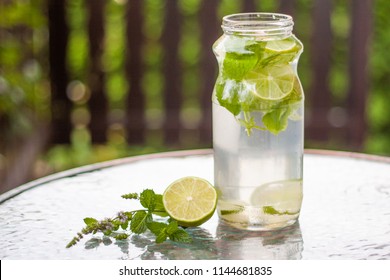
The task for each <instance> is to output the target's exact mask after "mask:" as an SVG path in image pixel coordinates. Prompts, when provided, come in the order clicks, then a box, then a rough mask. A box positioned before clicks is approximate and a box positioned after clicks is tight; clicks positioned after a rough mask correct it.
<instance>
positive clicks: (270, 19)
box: [222, 13, 294, 37]
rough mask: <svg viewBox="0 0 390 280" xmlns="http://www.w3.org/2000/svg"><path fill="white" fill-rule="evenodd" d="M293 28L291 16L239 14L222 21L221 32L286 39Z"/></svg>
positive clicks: (224, 18) (226, 17)
mask: <svg viewBox="0 0 390 280" xmlns="http://www.w3.org/2000/svg"><path fill="white" fill-rule="evenodd" d="M293 26H294V22H293V19H292V17H291V16H289V15H284V14H276V13H241V14H232V15H228V16H225V17H223V19H222V30H223V32H224V33H225V34H228V35H242V36H264V37H267V36H270V37H288V36H290V35H291V34H292V30H293Z"/></svg>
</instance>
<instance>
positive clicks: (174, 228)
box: [167, 221, 179, 235]
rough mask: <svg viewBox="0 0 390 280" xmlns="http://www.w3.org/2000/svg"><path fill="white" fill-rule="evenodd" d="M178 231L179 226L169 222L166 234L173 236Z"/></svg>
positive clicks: (174, 222)
mask: <svg viewBox="0 0 390 280" xmlns="http://www.w3.org/2000/svg"><path fill="white" fill-rule="evenodd" d="M178 229H179V225H178V224H177V222H176V221H171V222H170V223H169V224H168V226H167V234H168V235H171V234H174V233H175V232H176V231H177V230H178Z"/></svg>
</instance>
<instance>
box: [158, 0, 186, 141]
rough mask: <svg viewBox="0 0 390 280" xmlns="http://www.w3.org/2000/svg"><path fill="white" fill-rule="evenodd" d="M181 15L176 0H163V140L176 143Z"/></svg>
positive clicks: (180, 73) (179, 81)
mask: <svg viewBox="0 0 390 280" xmlns="http://www.w3.org/2000/svg"><path fill="white" fill-rule="evenodd" d="M180 26H181V15H180V11H179V7H178V1H177V0H166V1H165V23H164V28H163V32H162V38H161V40H162V45H163V49H164V59H163V66H162V71H163V75H164V88H163V100H164V109H165V113H166V114H165V121H164V125H163V127H164V142H165V143H166V144H167V145H176V144H178V143H179V142H180V130H181V124H180V109H181V105H182V99H183V96H182V68H181V65H180V59H179V42H180V37H181V33H180V32H181V28H180Z"/></svg>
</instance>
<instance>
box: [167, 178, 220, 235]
mask: <svg viewBox="0 0 390 280" xmlns="http://www.w3.org/2000/svg"><path fill="white" fill-rule="evenodd" d="M163 204H164V208H165V211H167V213H168V214H169V216H170V217H171V218H173V219H175V220H176V221H177V222H178V224H179V225H181V226H184V227H194V226H199V225H201V224H203V223H204V222H206V221H207V220H209V219H210V218H211V217H212V216H213V214H214V212H215V208H216V205H217V191H216V190H215V188H214V187H213V186H212V185H211V184H210V183H209V182H208V181H206V180H205V179H202V178H199V177H192V176H189V177H184V178H180V179H178V180H176V181H174V182H173V183H172V184H170V185H169V186H168V188H167V189H166V190H165V192H164V194H163Z"/></svg>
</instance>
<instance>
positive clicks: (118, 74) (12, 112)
mask: <svg viewBox="0 0 390 280" xmlns="http://www.w3.org/2000/svg"><path fill="white" fill-rule="evenodd" d="M125 1H126V0H108V1H107V6H106V13H105V15H106V45H105V54H104V61H103V65H104V70H105V72H106V75H107V93H108V97H109V102H110V106H111V112H110V118H111V119H112V120H114V124H113V125H111V126H110V131H109V132H108V136H109V141H108V144H107V145H101V146H93V145H91V144H90V139H89V134H88V131H87V130H86V125H87V123H88V120H89V113H88V110H87V109H86V103H87V101H88V89H87V86H86V84H85V83H86V74H87V67H88V53H87V52H88V45H87V44H88V42H87V34H86V11H85V6H84V1H83V0H68V6H67V13H68V16H69V18H68V23H69V28H70V31H71V32H70V36H69V46H68V48H69V59H68V67H69V73H70V80H71V83H70V85H69V88H68V94H69V97H70V98H71V100H72V101H73V103H74V110H73V115H72V120H73V123H74V127H75V129H74V133H73V135H72V145H70V146H60V145H59V146H54V147H51V148H50V149H49V151H48V152H47V153H46V154H45V155H42V157H41V159H40V160H41V163H42V164H43V165H44V166H46V167H45V168H43V169H44V170H47V168H49V170H50V171H57V170H60V169H64V168H70V167H74V166H77V165H82V164H87V163H91V162H96V161H102V160H107V159H112V158H117V157H122V156H127V155H132V154H140V153H149V152H155V151H164V150H168V149H170V148H177V147H166V146H164V144H163V142H162V137H161V131H160V128H161V119H162V116H163V105H162V94H161V93H162V86H161V85H162V84H163V82H164V81H163V78H162V73H161V63H162V47H161V44H160V41H159V40H160V36H161V32H162V26H163V21H164V13H163V11H164V1H159V0H145V1H143V3H144V15H145V23H144V35H145V46H144V49H143V51H144V63H145V69H146V73H145V76H144V79H143V81H142V82H143V88H144V90H145V93H146V103H147V112H146V114H147V123H148V128H149V132H148V133H149V134H150V135H149V136H150V137H148V140H147V143H146V144H145V145H144V146H142V147H129V146H128V145H127V144H126V143H125V138H124V131H123V127H122V125H121V120H122V117H123V116H124V110H125V108H124V102H123V101H124V98H125V94H126V90H127V87H128V83H127V80H126V77H125V74H124V60H123V58H124V52H125V43H124V33H125V29H124V28H125V27H124V20H123V18H124V10H125V9H124V4H125ZM6 2H8V3H7V4H5V1H4V0H2V1H1V0H0V30H1V33H0V120H1V122H2V123H3V125H2V126H0V129H1V132H0V145H1V146H0V169H1V168H2V166H4V164H5V162H6V160H7V158H6V152H5V151H6V149H7V147H8V145H7V143H9V142H12V141H14V139H19V138H23V137H28V136H29V133H31V132H32V131H33V130H34V128H35V127H36V125H37V124H39V123H42V122H47V121H48V120H49V119H50V86H49V81H48V47H47V45H48V27H47V19H46V13H47V11H46V7H45V5H46V1H44V0H13V1H6ZM240 2H241V1H232V0H221V1H220V6H219V10H218V15H219V18H222V16H223V15H226V14H231V13H237V12H240V9H241V6H240V5H241V3H240ZM277 2H278V1H259V4H258V6H257V7H258V10H261V11H268V12H273V11H276V10H277ZM296 2H297V8H296V15H295V30H296V34H297V36H298V38H300V39H301V41H302V42H303V44H304V45H306V46H309V45H310V33H311V25H310V22H311V11H312V5H313V2H314V1H310V0H298V1H296ZM179 5H180V10H181V13H182V14H183V25H182V38H181V46H180V54H179V55H180V57H181V59H182V64H183V75H184V76H183V79H184V80H183V89H185V90H183V94H184V95H185V98H184V108H183V111H182V119H183V123H184V124H185V126H186V127H188V128H191V127H195V125H196V123H197V121H199V120H200V117H201V115H200V114H201V113H200V110H199V104H198V103H197V102H198V101H197V98H196V97H197V94H198V92H199V85H200V81H199V73H198V58H199V53H200V44H199V27H198V22H197V21H198V18H197V12H198V10H199V6H200V0H180V1H179ZM349 5H350V1H333V13H332V22H331V24H332V28H333V36H334V42H333V54H332V55H333V56H332V70H331V80H330V84H331V89H332V91H333V97H332V98H333V102H334V106H340V104H342V102H343V100H344V99H345V97H346V92H347V83H348V77H347V71H348V69H347V63H346V58H347V57H348V43H347V42H348V31H349V27H350V26H349V16H350V9H349ZM373 13H374V22H373V33H372V44H371V47H370V67H369V74H370V94H369V99H368V104H367V120H368V123H369V129H368V133H367V138H366V143H365V145H364V150H363V152H368V153H374V154H382V155H390V110H388V108H387V107H388V106H389V105H390V94H389V88H390V80H389V79H388V77H389V76H390V67H389V65H390V54H389V52H388V48H389V46H390V33H389V32H388V26H390V18H389V17H388V15H389V14H390V4H389V1H387V0H375V1H374V10H373ZM216 39H217V38H216ZM210 51H211V50H210ZM309 54H310V48H309V47H308V48H306V49H305V53H304V54H303V56H302V58H301V61H300V65H299V73H300V77H301V80H302V83H303V86H304V88H309V86H310V79H311V75H310V69H309V65H310V55H309ZM210 63H216V62H215V61H210ZM210 95H211V93H210ZM183 143H184V144H183V146H182V147H180V148H201V147H199V146H198V144H197V142H196V141H194V140H193V139H192V138H191V137H188V139H184V141H183ZM334 148H338V147H337V146H336V147H334Z"/></svg>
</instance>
